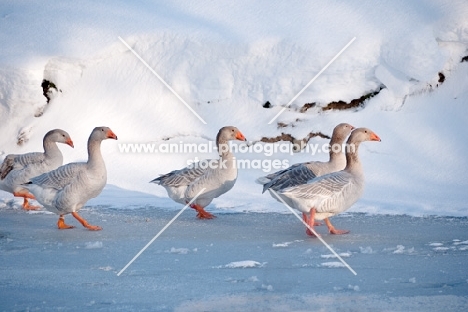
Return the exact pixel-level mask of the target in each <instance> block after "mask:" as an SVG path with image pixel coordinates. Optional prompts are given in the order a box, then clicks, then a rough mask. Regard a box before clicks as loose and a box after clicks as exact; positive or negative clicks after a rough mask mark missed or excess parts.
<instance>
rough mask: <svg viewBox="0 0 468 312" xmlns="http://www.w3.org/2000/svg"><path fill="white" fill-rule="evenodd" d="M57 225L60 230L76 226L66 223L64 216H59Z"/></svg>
mask: <svg viewBox="0 0 468 312" xmlns="http://www.w3.org/2000/svg"><path fill="white" fill-rule="evenodd" d="M57 226H58V228H59V230H68V229H73V228H75V227H74V226H73V225H68V224H65V220H64V218H63V216H60V217H59V219H58V222H57Z"/></svg>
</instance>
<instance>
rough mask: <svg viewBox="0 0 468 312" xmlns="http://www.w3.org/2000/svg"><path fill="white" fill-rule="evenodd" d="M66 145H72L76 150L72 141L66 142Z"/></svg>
mask: <svg viewBox="0 0 468 312" xmlns="http://www.w3.org/2000/svg"><path fill="white" fill-rule="evenodd" d="M65 144H67V145H70V146H71V147H73V148H75V145H73V141H72V139H68V140H67V141H65Z"/></svg>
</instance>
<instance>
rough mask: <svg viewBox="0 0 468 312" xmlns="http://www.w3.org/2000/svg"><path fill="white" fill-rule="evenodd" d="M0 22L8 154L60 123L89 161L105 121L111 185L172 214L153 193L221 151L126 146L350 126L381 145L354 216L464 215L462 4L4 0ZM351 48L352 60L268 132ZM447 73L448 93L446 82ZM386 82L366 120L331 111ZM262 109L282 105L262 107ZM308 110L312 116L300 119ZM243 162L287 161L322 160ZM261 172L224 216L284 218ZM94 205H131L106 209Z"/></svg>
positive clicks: (30, 147)
mask: <svg viewBox="0 0 468 312" xmlns="http://www.w3.org/2000/svg"><path fill="white" fill-rule="evenodd" d="M2 12H4V13H3V17H2V18H1V21H0V22H1V25H2V29H3V32H2V33H1V34H0V42H1V43H2V50H1V51H0V133H1V134H2V136H1V137H0V153H2V154H8V153H24V152H28V151H35V150H40V149H41V141H42V137H43V135H44V134H45V133H46V132H47V131H48V130H50V129H51V128H63V129H65V130H66V131H67V132H69V133H70V135H71V136H72V138H73V140H74V142H75V145H76V147H75V149H74V150H68V149H67V150H65V149H64V150H63V153H64V158H65V161H66V162H72V161H77V160H83V159H85V158H86V140H87V137H88V136H89V133H90V132H91V130H92V129H93V127H95V126H99V125H106V126H109V127H111V128H112V129H113V130H114V132H115V133H116V134H117V135H118V137H119V141H118V142H104V143H103V146H102V150H103V155H104V158H105V160H106V163H107V167H108V171H109V174H108V182H109V183H110V184H112V185H115V186H117V187H118V188H119V189H124V190H132V191H138V192H139V194H141V195H142V198H141V199H138V196H135V197H133V199H134V200H135V203H136V204H135V205H140V204H144V205H157V206H161V207H171V208H173V207H178V205H177V204H175V203H172V202H171V201H170V200H167V195H166V193H165V191H164V189H163V188H161V187H158V186H155V185H150V184H149V183H147V182H148V181H150V180H151V179H153V178H154V177H156V176H158V174H161V173H166V172H168V171H171V170H173V169H178V168H181V167H184V166H185V165H186V164H187V162H188V161H190V160H193V159H194V158H195V157H198V158H199V159H204V158H212V157H214V156H215V155H216V153H215V152H214V153H213V152H212V153H192V154H184V153H176V154H174V153H172V154H167V153H144V152H139V153H131V152H127V153H126V152H123V151H122V150H121V149H120V148H119V147H120V144H124V143H132V144H133V143H151V144H160V143H161V142H167V143H176V144H179V143H180V142H184V143H207V142H208V140H214V138H215V135H216V133H217V131H218V129H219V128H220V127H222V126H224V125H236V126H237V127H238V128H239V129H240V130H241V131H242V132H243V133H244V134H245V136H246V137H247V139H249V140H253V141H256V140H259V139H260V138H262V137H275V136H278V135H280V134H281V133H289V134H291V135H293V136H295V137H297V138H302V137H304V136H305V135H307V134H308V133H309V132H322V133H325V134H328V135H330V133H331V130H332V129H333V127H334V126H335V125H336V124H337V123H339V122H343V121H346V122H349V123H351V124H353V125H354V126H366V127H369V128H371V129H373V130H374V131H375V132H376V133H378V134H379V136H380V137H381V138H382V143H380V144H377V143H369V144H367V143H366V144H363V146H362V150H361V157H362V158H363V164H364V168H365V172H366V178H367V190H366V193H365V194H364V197H363V199H362V200H361V201H360V202H358V203H357V204H356V205H355V206H354V207H353V208H352V210H353V211H359V212H368V213H393V214H412V215H425V214H436V215H456V216H466V215H467V212H466V200H467V199H468V198H467V196H468V195H467V193H466V189H467V187H468V181H467V180H466V179H465V176H466V175H467V174H468V171H467V170H468V160H467V159H466V157H465V155H466V154H467V153H468V146H467V145H466V144H462V142H464V140H465V139H466V133H467V132H466V123H467V121H468V120H467V119H468V114H467V107H466V105H465V104H466V102H467V101H468V65H467V63H466V62H465V63H460V60H461V58H462V57H463V56H465V55H467V54H468V52H467V45H468V21H467V19H466V15H467V14H468V5H467V4H466V2H465V1H443V0H441V1H420V2H418V3H407V2H405V1H397V2H395V1H384V2H382V3H380V4H379V5H378V6H377V5H375V4H374V3H371V2H369V3H367V2H364V3H362V2H361V1H347V2H340V1H337V2H331V3H327V5H317V4H313V3H309V2H295V3H294V5H290V4H285V3H283V2H281V1H277V2H276V1H274V2H271V1H268V2H263V1H259V2H253V3H251V2H249V1H243V2H236V3H211V4H209V5H208V4H207V3H202V4H200V3H192V2H190V1H185V0H181V1H175V2H171V3H170V4H168V3H153V2H150V1H142V2H138V3H124V2H117V3H116V2H110V1H104V2H100V3H99V4H96V3H94V2H92V1H82V2H80V3H76V2H73V1H66V2H62V3H61V4H60V5H55V6H53V7H52V6H43V5H40V4H36V3H35V2H33V1H29V2H21V3H18V2H16V1H10V2H5V3H3V4H2ZM118 37H121V38H122V39H123V40H124V41H125V42H127V43H128V44H129V45H130V46H131V47H132V49H134V50H135V51H136V52H137V53H138V54H139V55H140V56H141V57H142V59H144V60H145V61H146V62H147V63H148V64H149V65H150V66H151V67H152V68H153V69H154V70H155V71H156V72H157V73H158V74H159V75H160V76H161V77H163V79H164V80H165V81H166V82H167V83H168V84H169V85H170V86H172V87H173V88H174V90H175V91H176V92H177V94H179V95H180V96H181V97H182V98H183V99H184V100H185V101H186V102H187V103H188V104H189V105H190V106H191V107H192V108H193V109H194V110H195V111H196V112H197V113H198V114H199V115H200V116H201V117H202V118H203V119H204V120H205V121H206V123H207V124H206V125H205V124H203V123H202V122H200V120H199V119H198V118H196V117H195V116H194V115H193V114H192V113H191V112H190V111H189V110H188V109H187V108H186V107H185V106H184V105H183V104H182V103H181V102H180V101H179V100H178V99H177V98H176V97H175V96H174V95H173V94H172V93H171V92H170V91H169V90H168V89H167V88H166V87H165V86H164V85H163V84H162V83H161V82H160V81H159V80H158V79H157V78H156V77H155V76H154V75H153V74H152V73H151V72H150V70H149V69H148V68H146V67H145V66H143V64H142V63H141V62H140V60H138V59H137V58H136V57H135V55H133V54H132V53H131V52H130V51H129V50H128V49H127V48H126V47H125V45H124V44H123V43H122V42H121V41H120V40H119V39H118ZM353 37H356V38H357V39H356V41H355V42H354V43H353V44H352V45H351V46H350V47H349V49H348V50H346V51H345V52H344V53H343V54H342V55H341V56H340V57H339V58H338V59H337V60H336V62H335V63H333V64H332V65H331V66H330V67H329V68H328V69H327V70H326V71H325V72H324V73H323V74H322V75H321V76H320V77H318V79H317V80H316V81H314V83H312V84H311V85H310V87H309V88H307V89H306V90H305V91H304V93H303V94H301V95H300V96H299V97H298V98H297V100H296V101H295V102H294V103H292V106H291V108H290V109H288V110H286V111H285V112H284V113H283V114H281V115H280V117H279V118H278V119H277V120H276V121H275V122H274V123H272V124H268V121H270V120H271V119H272V118H273V117H274V116H275V115H276V114H277V113H278V112H279V111H280V109H281V108H282V106H283V105H285V104H286V103H288V102H289V101H290V100H291V98H293V97H294V96H295V95H296V94H297V92H299V90H301V89H302V88H303V87H304V86H305V85H306V84H307V83H308V82H309V81H310V79H312V77H314V75H316V74H317V73H318V72H319V71H320V69H321V68H322V67H323V66H324V65H325V64H326V63H327V62H328V61H329V60H330V59H331V58H332V57H333V56H334V55H335V54H336V53H337V52H338V51H339V50H340V49H341V48H342V47H343V46H344V45H345V44H346V43H347V42H349V40H351V38H353ZM440 72H442V73H443V75H444V76H445V82H444V83H440V82H438V81H439V79H440V77H439V73H440ZM43 79H47V80H49V81H51V82H53V83H54V84H55V85H56V87H57V90H56V91H54V92H53V94H52V95H51V100H50V102H49V103H48V104H47V100H46V98H45V97H44V96H43V95H42V92H43V90H42V89H41V87H40V86H41V82H42V80H43ZM382 86H384V87H385V88H384V89H383V90H382V91H381V92H380V93H379V94H378V95H376V96H375V97H373V98H371V99H370V100H368V101H367V102H365V105H364V108H361V109H358V110H357V111H356V110H346V111H322V110H321V107H323V106H324V105H326V104H327V103H329V102H332V101H345V102H349V101H351V100H353V99H357V98H359V97H361V96H363V95H366V94H368V93H369V92H373V91H376V90H379V89H380V88H381V87H382ZM437 86H438V87H437ZM267 101H269V102H270V103H271V104H272V108H270V109H266V108H263V107H262V105H263V104H264V103H265V102H267ZM305 103H317V105H316V106H315V107H313V108H311V109H309V110H308V111H307V112H305V113H300V112H299V111H298V108H300V107H301V106H302V105H303V104H305ZM40 112H43V114H42V115H41V116H40V117H35V115H39V114H40ZM277 122H280V123H281V124H283V125H287V126H286V127H278V124H277ZM18 141H21V142H23V143H22V144H21V145H17V142H18ZM311 143H319V144H324V143H326V140H324V139H314V140H312V141H311ZM237 157H238V158H239V159H248V160H262V161H263V160H265V159H280V160H286V161H287V162H288V163H289V164H293V163H296V162H301V161H306V160H311V159H314V160H315V159H317V160H323V159H325V158H326V155H325V154H323V153H321V154H320V153H319V154H317V155H308V154H304V153H299V154H294V155H289V154H284V153H276V154H274V155H273V156H271V157H268V156H265V155H264V154H262V153H260V154H255V153H238V155H237ZM264 174H265V172H264V171H263V170H261V168H260V169H243V170H240V172H239V178H238V182H237V184H236V186H235V187H234V189H233V190H232V191H231V192H229V193H228V194H225V195H224V196H223V197H221V198H219V199H217V200H215V201H214V203H213V204H214V205H215V206H216V209H218V210H220V211H221V212H222V211H259V212H270V211H276V212H285V209H284V207H282V206H281V205H280V204H279V203H276V202H275V201H274V200H272V199H270V198H268V197H265V196H266V195H263V196H264V197H262V195H261V188H260V187H259V186H258V185H255V183H254V180H255V179H256V178H258V177H259V176H261V175H264ZM142 193H147V194H152V195H155V196H150V195H143V194H142ZM132 194H135V193H132ZM4 197H7V195H5V196H4ZM121 197H124V196H121ZM122 202H124V203H125V204H122ZM92 204H93V205H96V204H109V205H115V206H118V207H123V208H133V207H134V206H135V205H132V203H130V202H129V201H127V200H122V201H120V199H119V200H116V199H114V200H113V199H112V198H110V199H109V200H108V199H106V200H105V203H102V202H100V198H98V199H96V200H95V201H93V202H92Z"/></svg>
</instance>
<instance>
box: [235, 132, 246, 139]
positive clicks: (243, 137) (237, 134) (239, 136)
mask: <svg viewBox="0 0 468 312" xmlns="http://www.w3.org/2000/svg"><path fill="white" fill-rule="evenodd" d="M236 139H238V140H239V141H247V139H246V138H245V136H244V135H243V134H242V133H241V132H240V131H239V132H237V133H236Z"/></svg>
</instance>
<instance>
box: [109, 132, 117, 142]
mask: <svg viewBox="0 0 468 312" xmlns="http://www.w3.org/2000/svg"><path fill="white" fill-rule="evenodd" d="M107 138H108V139H114V140H117V136H116V135H115V133H114V132H112V130H109V131H107Z"/></svg>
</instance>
